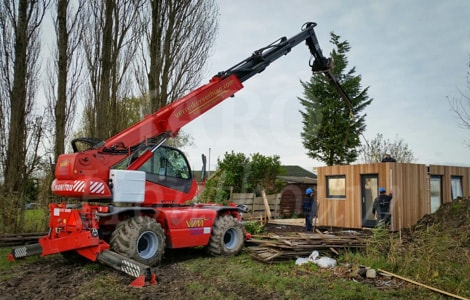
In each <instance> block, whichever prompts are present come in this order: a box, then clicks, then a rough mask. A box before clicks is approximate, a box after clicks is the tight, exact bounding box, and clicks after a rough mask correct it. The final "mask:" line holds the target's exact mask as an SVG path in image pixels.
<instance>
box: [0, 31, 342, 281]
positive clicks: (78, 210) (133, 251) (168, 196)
mask: <svg viewBox="0 0 470 300" xmlns="http://www.w3.org/2000/svg"><path fill="white" fill-rule="evenodd" d="M315 26H316V23H313V22H309V23H306V24H304V26H303V27H302V30H301V32H300V33H298V34H297V35H295V36H293V37H291V38H289V39H288V38H286V37H282V38H280V39H279V40H277V41H275V42H273V43H271V44H270V45H268V46H266V47H263V48H261V49H259V50H257V51H255V52H254V53H253V54H252V55H251V56H249V57H248V58H246V59H244V60H243V61H241V62H240V63H238V64H236V65H235V66H233V67H231V68H230V69H228V70H226V71H223V72H220V73H218V74H217V75H215V76H214V77H213V78H212V79H211V80H210V81H209V83H207V84H205V85H203V86H201V87H199V88H197V89H196V90H193V91H192V92H190V93H189V94H188V95H186V96H184V97H182V98H181V99H178V100H177V101H175V102H173V103H171V104H169V105H167V106H165V107H163V108H161V109H160V110H158V111H156V112H155V113H153V114H152V115H150V116H147V117H145V118H144V119H143V120H141V121H140V122H138V123H136V124H134V125H133V126H131V127H129V128H127V129H125V130H124V131H122V132H120V133H118V134H116V135H115V136H113V137H111V138H109V139H107V140H105V141H101V140H97V139H94V138H79V139H75V140H73V141H72V148H73V150H74V152H73V153H69V154H62V155H60V156H59V157H58V159H57V162H56V166H55V179H54V181H53V183H52V186H51V189H52V192H53V193H54V194H56V195H58V196H61V197H64V198H66V199H70V200H79V201H78V202H79V203H80V204H72V202H73V201H68V202H69V203H67V202H66V201H63V202H62V203H51V204H49V233H48V234H47V235H46V236H44V237H41V238H40V239H39V242H38V243H37V244H32V245H26V246H21V247H16V248H14V249H12V251H11V253H10V254H9V256H8V259H9V260H10V261H14V260H15V259H18V258H23V257H26V256H30V255H41V256H46V255H51V254H57V253H61V254H62V255H63V256H64V257H66V258H68V257H74V256H78V257H84V258H86V259H88V260H91V261H98V262H100V263H103V264H105V265H108V266H111V267H113V268H115V269H117V270H120V271H123V272H125V273H126V274H128V275H131V276H133V277H135V278H136V279H135V280H134V281H133V282H132V283H131V285H132V286H143V285H144V284H146V283H151V284H152V283H156V275H155V273H154V272H153V270H152V267H154V266H156V265H158V263H159V262H160V261H161V259H162V256H163V253H164V250H165V249H166V248H168V249H174V248H185V247H197V246H205V247H206V248H207V250H208V252H209V253H210V254H212V255H235V254H237V253H239V252H240V251H241V249H242V248H243V246H244V241H245V239H246V238H248V234H245V231H244V227H243V224H242V222H241V213H243V212H244V208H243V207H239V206H235V205H227V206H224V205H218V204H203V203H196V204H194V203H193V204H187V203H189V202H190V201H191V200H193V199H194V197H195V195H196V193H197V183H196V181H195V180H193V178H192V175H191V169H190V166H189V164H188V161H187V159H186V158H185V156H184V154H183V153H182V152H181V151H179V150H178V149H175V148H172V147H168V146H165V145H164V142H165V141H166V139H167V138H169V137H174V136H175V135H176V134H177V133H178V131H179V130H180V128H182V127H183V126H184V125H186V124H187V123H189V122H191V121H192V120H194V119H195V118H197V117H199V116H200V115H202V114H204V113H205V112H206V111H208V110H209V109H211V108H212V107H214V106H216V105H217V104H219V103H221V102H222V101H224V100H225V99H227V98H229V97H232V96H233V95H234V94H235V93H236V92H237V91H239V90H240V89H241V88H243V85H242V82H244V81H245V80H248V79H249V78H251V77H252V76H254V75H256V74H258V73H260V72H262V71H263V70H264V69H265V68H266V67H267V66H269V64H271V63H272V62H273V61H275V60H277V59H278V58H280V57H281V56H283V55H285V54H287V53H289V52H290V51H291V49H292V48H293V47H295V46H297V45H298V44H300V43H301V42H304V41H305V42H306V44H307V46H308V48H309V49H310V53H311V55H312V56H313V57H314V61H313V63H311V64H310V65H311V67H312V71H313V72H322V73H324V74H325V75H326V76H327V78H329V79H330V81H331V82H332V84H334V86H336V88H337V89H338V91H339V93H340V95H341V96H342V98H343V99H344V100H345V101H346V102H347V104H348V106H349V107H350V108H351V101H350V99H349V98H348V96H347V95H346V93H345V92H344V91H343V89H342V87H341V85H340V84H339V82H338V81H337V80H336V78H335V77H334V76H333V75H332V73H331V59H327V58H325V57H324V56H323V54H322V51H321V49H320V47H319V45H318V41H317V37H316V35H315V31H314V27H315ZM81 144H83V145H85V146H86V147H87V149H86V150H79V146H80V145H81ZM203 168H204V167H203ZM75 202H77V201H75Z"/></svg>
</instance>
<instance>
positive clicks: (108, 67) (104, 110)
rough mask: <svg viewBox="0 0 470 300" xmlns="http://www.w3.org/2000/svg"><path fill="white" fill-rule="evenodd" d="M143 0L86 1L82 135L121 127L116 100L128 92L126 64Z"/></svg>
mask: <svg viewBox="0 0 470 300" xmlns="http://www.w3.org/2000/svg"><path fill="white" fill-rule="evenodd" d="M143 4H144V0H117V1H114V0H106V1H87V2H86V6H85V10H84V11H83V15H82V18H83V20H87V22H86V24H85V30H84V31H83V34H82V41H83V43H84V50H85V58H86V65H87V68H88V73H89V78H90V82H89V85H88V89H87V94H88V95H87V102H86V104H85V105H86V110H85V115H84V118H85V123H86V124H87V126H86V128H87V130H86V134H88V135H90V136H94V137H98V138H102V139H105V138H107V137H109V136H111V135H113V134H115V133H117V132H118V131H119V130H120V129H122V128H121V126H120V121H121V119H122V118H121V115H120V114H119V105H118V101H119V100H120V99H124V98H125V97H128V96H129V95H131V93H132V89H131V85H130V84H129V80H130V79H129V72H128V71H129V66H130V64H131V61H132V59H133V58H134V55H135V52H136V49H137V45H138V43H137V41H138V40H139V39H140V35H139V32H141V26H142V25H141V22H140V13H141V11H142V6H143Z"/></svg>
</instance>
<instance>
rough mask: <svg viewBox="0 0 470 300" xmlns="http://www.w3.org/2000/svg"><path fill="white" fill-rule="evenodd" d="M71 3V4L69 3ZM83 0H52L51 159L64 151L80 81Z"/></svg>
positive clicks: (49, 85) (50, 71)
mask: <svg viewBox="0 0 470 300" xmlns="http://www.w3.org/2000/svg"><path fill="white" fill-rule="evenodd" d="M73 4H75V5H73ZM84 4H85V0H78V1H73V3H71V1H70V0H55V9H56V14H55V15H54V16H53V19H54V20H53V21H54V25H55V30H56V45H57V48H56V49H55V51H54V55H53V58H52V59H51V63H50V64H49V65H50V66H51V67H50V68H49V69H48V73H49V76H48V90H47V91H48V93H47V99H48V105H47V109H48V117H49V118H50V120H51V123H53V124H54V125H53V129H52V130H51V131H52V133H51V135H52V136H53V141H54V161H56V160H57V157H58V156H59V155H60V154H62V153H64V152H65V142H66V140H67V136H69V133H70V131H71V129H72V126H73V122H74V117H75V112H76V108H77V98H78V92H79V88H80V86H81V83H82V82H83V78H82V76H81V75H82V71H83V64H82V63H83V61H81V60H80V58H81V57H80V52H79V50H80V33H81V30H82V27H83V22H81V20H80V18H79V16H80V12H81V10H82V9H83V6H84Z"/></svg>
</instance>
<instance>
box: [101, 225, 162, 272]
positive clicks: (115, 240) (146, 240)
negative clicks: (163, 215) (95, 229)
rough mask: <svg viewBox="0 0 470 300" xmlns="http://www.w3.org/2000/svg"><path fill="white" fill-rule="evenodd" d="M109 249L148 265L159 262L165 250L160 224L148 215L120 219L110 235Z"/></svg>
mask: <svg viewBox="0 0 470 300" xmlns="http://www.w3.org/2000/svg"><path fill="white" fill-rule="evenodd" d="M110 244H111V250H113V251H115V252H117V253H119V254H122V255H124V256H126V257H129V258H131V259H134V260H136V261H138V262H140V263H143V264H146V265H148V266H155V265H157V264H159V263H160V261H161V259H162V256H163V252H164V251H165V233H164V232H163V229H162V226H161V225H160V224H159V223H157V221H155V220H154V219H152V218H150V217H143V216H139V217H135V218H131V219H128V220H125V221H122V222H121V223H119V224H118V225H117V226H116V229H115V230H114V231H113V233H112V235H111V240H110Z"/></svg>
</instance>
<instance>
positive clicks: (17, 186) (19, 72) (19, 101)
mask: <svg viewBox="0 0 470 300" xmlns="http://www.w3.org/2000/svg"><path fill="white" fill-rule="evenodd" d="M27 11H28V0H20V1H19V4H18V19H17V20H18V21H17V23H16V24H15V26H16V36H15V46H14V49H15V50H14V51H15V65H14V67H13V68H14V75H13V88H12V90H11V91H10V107H11V114H10V128H9V136H8V149H7V160H6V169H5V188H6V191H7V192H8V193H12V192H22V187H23V186H22V184H23V182H24V178H23V177H24V173H25V159H26V151H25V138H26V124H25V123H26V100H27V99H26V88H27V84H26V81H27V80H26V75H27V62H26V49H27V45H28V20H27Z"/></svg>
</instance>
